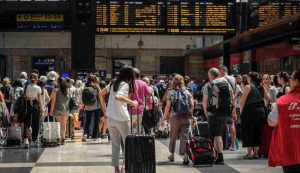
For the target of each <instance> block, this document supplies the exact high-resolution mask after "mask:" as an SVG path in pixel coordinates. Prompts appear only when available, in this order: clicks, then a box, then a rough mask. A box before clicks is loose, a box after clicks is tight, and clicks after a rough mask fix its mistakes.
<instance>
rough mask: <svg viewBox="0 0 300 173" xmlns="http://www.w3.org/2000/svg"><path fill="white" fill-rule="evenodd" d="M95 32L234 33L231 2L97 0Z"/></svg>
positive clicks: (218, 0) (233, 14) (233, 5)
mask: <svg viewBox="0 0 300 173" xmlns="http://www.w3.org/2000/svg"><path fill="white" fill-rule="evenodd" d="M96 15H97V16H96V19H97V23H96V24H97V33H98V34H108V33H132V34H134V33H137V34H140V33H157V34H225V33H233V32H235V28H236V27H235V0H181V1H176V0H150V1H140V0H100V1H97V11H96Z"/></svg>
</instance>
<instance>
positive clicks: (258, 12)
mask: <svg viewBox="0 0 300 173" xmlns="http://www.w3.org/2000/svg"><path fill="white" fill-rule="evenodd" d="M296 13H300V1H299V0H275V1H273V2H268V3H264V4H261V3H259V2H253V3H251V15H250V17H251V22H252V24H251V27H252V28H256V27H260V26H264V25H267V24H270V23H273V22H276V21H278V20H280V19H284V18H285V17H288V16H291V15H294V14H296Z"/></svg>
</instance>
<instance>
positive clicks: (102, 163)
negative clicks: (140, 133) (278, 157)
mask: <svg viewBox="0 0 300 173" xmlns="http://www.w3.org/2000/svg"><path fill="white" fill-rule="evenodd" d="M167 144H168V141H167V140H157V141H156V161H157V171H156V172H157V173H219V172H220V173H239V172H242V173H282V170H281V169H280V168H269V167H267V160H263V159H262V160H242V159H241V158H242V156H243V154H245V150H238V151H226V152H225V162H226V164H225V165H214V166H213V167H206V166H203V167H196V168H195V167H193V166H192V164H190V165H189V166H183V165H182V164H181V163H182V159H181V158H180V156H178V155H176V156H175V162H173V163H170V162H168V161H167V156H168V154H169V153H168V148H167ZM110 156H111V144H110V143H108V141H107V139H104V140H102V141H92V140H91V141H87V142H86V143H82V142H81V140H80V136H79V134H78V133H77V135H76V138H75V140H74V141H67V142H66V144H65V145H64V146H60V147H50V148H38V147H35V148H31V149H23V148H17V147H10V148H7V147H1V148H0V173H30V172H31V173H113V169H112V167H111V166H110Z"/></svg>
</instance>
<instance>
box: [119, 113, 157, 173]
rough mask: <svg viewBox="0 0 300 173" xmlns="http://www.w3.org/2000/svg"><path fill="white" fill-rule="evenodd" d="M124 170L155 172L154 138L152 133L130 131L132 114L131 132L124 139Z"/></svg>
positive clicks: (133, 172) (138, 172)
mask: <svg viewBox="0 0 300 173" xmlns="http://www.w3.org/2000/svg"><path fill="white" fill-rule="evenodd" d="M137 117H138V122H139V116H137ZM138 124H139V123H138ZM138 129H139V125H138ZM125 172H126V173H156V163H155V139H154V137H153V136H152V135H149V134H140V133H139V130H138V133H137V134H133V133H132V114H131V134H130V135H128V136H127V137H126V140H125Z"/></svg>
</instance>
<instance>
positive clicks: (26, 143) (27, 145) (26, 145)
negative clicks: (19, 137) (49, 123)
mask: <svg viewBox="0 0 300 173" xmlns="http://www.w3.org/2000/svg"><path fill="white" fill-rule="evenodd" d="M24 145H25V148H29V141H28V138H25V139H24Z"/></svg>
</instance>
